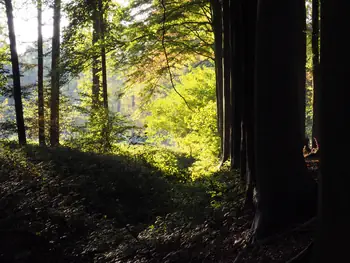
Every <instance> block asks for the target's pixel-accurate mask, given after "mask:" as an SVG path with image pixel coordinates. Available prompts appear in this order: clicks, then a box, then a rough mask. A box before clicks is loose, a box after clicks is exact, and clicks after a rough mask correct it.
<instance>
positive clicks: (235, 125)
mask: <svg viewBox="0 0 350 263" xmlns="http://www.w3.org/2000/svg"><path fill="white" fill-rule="evenodd" d="M230 13H231V17H232V18H231V23H230V24H231V27H230V31H231V34H230V40H231V114H232V115H231V116H232V117H231V118H232V120H231V154H230V157H231V169H239V168H240V165H241V160H240V158H241V139H242V138H241V136H242V133H241V123H242V98H243V96H242V82H243V80H242V76H243V57H242V54H243V53H244V46H243V44H242V40H243V32H242V30H243V28H242V10H241V1H239V0H231V1H230Z"/></svg>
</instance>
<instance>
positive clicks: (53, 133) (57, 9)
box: [50, 0, 61, 147]
mask: <svg viewBox="0 0 350 263" xmlns="http://www.w3.org/2000/svg"><path fill="white" fill-rule="evenodd" d="M53 12H54V15H53V36H52V61H51V116H50V121H51V123H50V124H51V125H50V144H51V146H52V147H56V146H58V145H59V135H60V133H59V102H60V73H59V59H60V22H61V0H55V2H54V7H53Z"/></svg>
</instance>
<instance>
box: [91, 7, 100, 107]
mask: <svg viewBox="0 0 350 263" xmlns="http://www.w3.org/2000/svg"><path fill="white" fill-rule="evenodd" d="M92 9H93V10H92V13H93V22H92V23H93V32H92V46H93V48H94V55H93V57H92V108H93V109H94V110H96V109H98V107H99V105H100V98H99V96H100V72H101V60H100V55H101V52H99V50H100V49H99V47H98V48H97V50H95V49H96V46H97V45H98V44H99V40H100V37H101V25H100V16H99V11H98V5H97V1H93V6H92Z"/></svg>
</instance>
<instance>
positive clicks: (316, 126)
mask: <svg viewBox="0 0 350 263" xmlns="http://www.w3.org/2000/svg"><path fill="white" fill-rule="evenodd" d="M311 40H312V75H313V83H312V84H313V122H312V137H313V138H317V140H318V143H319V142H320V120H319V116H320V113H319V111H320V109H319V103H318V101H319V74H318V72H319V67H320V66H319V65H320V58H319V56H320V54H319V0H313V1H312V39H311ZM312 143H313V147H314V148H315V147H316V146H317V145H315V141H314V140H312Z"/></svg>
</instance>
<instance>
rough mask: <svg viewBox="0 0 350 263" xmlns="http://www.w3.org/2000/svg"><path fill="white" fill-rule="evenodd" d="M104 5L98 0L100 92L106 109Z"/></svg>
mask: <svg viewBox="0 0 350 263" xmlns="http://www.w3.org/2000/svg"><path fill="white" fill-rule="evenodd" d="M105 10H106V9H105V7H103V3H102V0H99V11H100V27H101V30H100V32H101V44H102V46H101V62H102V94H103V107H104V108H105V110H106V111H108V93H107V91H108V87H107V62H106V48H105V34H106V24H105V19H104V13H105Z"/></svg>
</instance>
